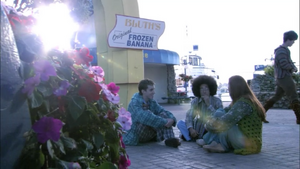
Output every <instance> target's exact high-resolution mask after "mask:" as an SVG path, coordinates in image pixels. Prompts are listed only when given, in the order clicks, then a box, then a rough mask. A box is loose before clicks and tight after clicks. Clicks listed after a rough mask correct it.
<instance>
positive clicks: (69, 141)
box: [60, 136, 77, 149]
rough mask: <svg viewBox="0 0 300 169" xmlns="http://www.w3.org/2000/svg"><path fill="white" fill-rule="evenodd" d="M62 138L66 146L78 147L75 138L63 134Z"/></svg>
mask: <svg viewBox="0 0 300 169" xmlns="http://www.w3.org/2000/svg"><path fill="white" fill-rule="evenodd" d="M60 139H61V141H62V142H63V144H64V146H65V147H67V148H70V149H75V148H77V145H76V142H75V140H74V139H72V138H70V137H65V136H61V137H60Z"/></svg>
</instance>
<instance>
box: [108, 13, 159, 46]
mask: <svg viewBox="0 0 300 169" xmlns="http://www.w3.org/2000/svg"><path fill="white" fill-rule="evenodd" d="M116 17H117V18H116V25H115V27H114V28H113V29H112V30H111V32H110V33H109V35H108V45H109V47H116V48H131V49H150V50H151V49H153V50H157V49H158V47H157V42H158V39H159V37H160V36H161V35H162V34H163V32H164V30H165V22H162V21H155V20H149V19H142V18H136V17H130V16H124V15H116Z"/></svg>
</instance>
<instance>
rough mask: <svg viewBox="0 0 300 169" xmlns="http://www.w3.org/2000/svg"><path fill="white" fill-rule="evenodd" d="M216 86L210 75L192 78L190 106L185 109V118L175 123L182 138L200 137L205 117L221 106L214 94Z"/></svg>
mask: <svg viewBox="0 0 300 169" xmlns="http://www.w3.org/2000/svg"><path fill="white" fill-rule="evenodd" d="M217 87H218V86H217V82H216V80H215V79H214V78H213V77H211V76H207V75H200V76H198V77H197V78H195V79H194V80H193V84H192V91H193V94H194V96H195V98H194V99H193V100H192V102H191V108H190V109H189V110H188V111H187V113H186V118H185V120H179V121H178V123H177V127H178V129H179V130H180V132H181V134H182V138H183V139H184V140H186V141H196V140H197V139H201V138H202V136H203V135H204V133H205V132H206V130H205V127H204V124H205V123H206V121H207V117H208V116H211V115H212V113H213V112H215V110H217V109H219V108H223V104H222V101H221V99H220V98H218V97H216V96H214V95H215V94H216V92H217ZM196 142H197V141H196Z"/></svg>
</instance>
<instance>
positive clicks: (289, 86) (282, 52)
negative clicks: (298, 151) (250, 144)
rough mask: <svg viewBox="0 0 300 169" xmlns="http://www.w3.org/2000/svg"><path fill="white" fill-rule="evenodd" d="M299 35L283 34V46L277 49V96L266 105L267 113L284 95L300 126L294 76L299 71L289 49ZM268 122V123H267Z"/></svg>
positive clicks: (293, 33) (275, 67)
mask: <svg viewBox="0 0 300 169" xmlns="http://www.w3.org/2000/svg"><path fill="white" fill-rule="evenodd" d="M297 39H298V35H297V33H296V32H294V31H288V32H285V33H284V34H283V44H282V45H280V46H279V47H278V48H276V49H275V62H274V74H275V79H276V91H275V95H274V96H272V97H271V98H270V99H269V100H267V101H266V102H265V104H264V108H265V110H266V112H267V111H268V110H269V109H270V108H271V107H273V105H274V104H275V103H276V102H277V101H278V100H280V99H281V98H282V96H283V95H284V94H286V96H287V97H288V99H289V101H290V104H291V108H292V109H293V111H294V113H295V115H296V123H297V124H300V102H299V100H298V94H297V88H296V84H295V82H294V80H293V78H292V74H293V73H294V72H297V71H298V69H297V67H296V66H295V65H294V63H293V61H292V60H291V54H290V50H289V48H288V47H291V46H292V45H293V44H294V42H295V40H297ZM266 122H268V121H266Z"/></svg>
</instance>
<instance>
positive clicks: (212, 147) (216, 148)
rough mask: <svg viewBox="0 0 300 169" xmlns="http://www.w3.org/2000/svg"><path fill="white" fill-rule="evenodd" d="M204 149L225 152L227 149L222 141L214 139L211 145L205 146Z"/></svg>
mask: <svg viewBox="0 0 300 169" xmlns="http://www.w3.org/2000/svg"><path fill="white" fill-rule="evenodd" d="M203 149H204V150H206V151H208V152H212V153H224V152H225V149H224V148H223V147H222V145H221V144H220V143H217V142H215V141H213V142H212V143H211V144H210V145H205V146H203Z"/></svg>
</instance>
